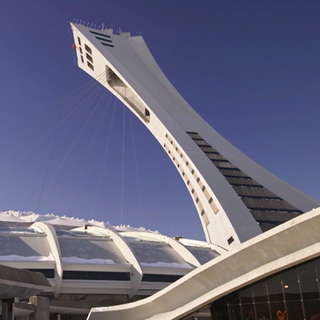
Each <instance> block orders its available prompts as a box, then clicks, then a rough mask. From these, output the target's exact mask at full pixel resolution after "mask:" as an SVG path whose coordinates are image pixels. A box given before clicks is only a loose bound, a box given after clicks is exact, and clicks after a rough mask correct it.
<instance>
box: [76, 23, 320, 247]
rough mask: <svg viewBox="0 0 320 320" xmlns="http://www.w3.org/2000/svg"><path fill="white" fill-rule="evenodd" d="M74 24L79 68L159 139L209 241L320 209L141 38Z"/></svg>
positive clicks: (244, 235) (234, 238)
mask: <svg viewBox="0 0 320 320" xmlns="http://www.w3.org/2000/svg"><path fill="white" fill-rule="evenodd" d="M71 28H72V32H73V36H74V48H75V49H76V55H77V60H78V66H79V67H80V68H81V69H82V70H84V71H85V72H86V73H88V74H89V75H90V76H91V77H93V78H94V79H96V80H97V81H98V82H99V83H100V84H102V85H103V86H104V87H105V88H106V89H108V90H109V91H110V92H111V93H113V94H114V95H115V96H116V97H117V98H118V99H119V100H120V101H121V102H122V103H123V104H124V105H125V106H127V107H128V108H129V109H130V110H131V111H132V112H133V113H134V114H135V115H136V116H137V117H138V118H139V120H140V121H141V122H142V123H143V124H144V125H145V126H146V127H147V128H148V129H149V131H150V132H151V134H153V135H154V137H155V138H156V139H157V140H158V142H159V143H160V145H161V146H162V147H163V149H164V151H165V152H166V153H167V155H168V156H169V158H170V159H171V160H172V163H173V164H174V166H175V167H176V169H177V170H178V172H179V174H180V175H181V178H182V180H183V181H184V183H185V185H186V187H187V189H188V191H189V193H190V196H191V198H192V199H193V202H194V205H195V207H196V209H197V212H198V215H199V218H200V220H201V224H202V227H203V230H204V234H205V237H206V240H207V242H209V243H212V244H217V245H219V246H222V247H223V248H229V247H230V248H231V247H235V246H237V245H239V244H240V243H242V242H244V241H247V240H249V239H251V238H253V237H255V236H257V235H259V234H261V233H262V232H264V231H267V230H269V229H271V228H273V227H275V226H277V225H279V224H281V223H283V222H285V221H288V220H290V219H293V218H295V217H297V216H299V215H301V214H302V213H304V212H306V211H309V210H311V209H313V208H316V207H318V206H320V202H318V201H317V200H315V199H313V198H311V197H309V196H307V195H305V194H304V193H302V192H300V191H299V190H297V189H295V188H293V187H292V186H290V185H288V184H287V183H285V182H284V181H282V180H281V179H279V178H277V177H276V176H275V175H273V174H272V173H270V172H268V171H267V170H266V169H264V168H263V167H261V166H260V165H258V164H257V163H255V162H254V161H253V160H251V159H250V158H249V157H247V156H246V155H244V154H243V153H242V152H241V151H240V150H238V149H237V148H236V147H234V146H233V145H232V144H231V143H230V142H228V141H227V140H226V139H224V138H223V137H222V136H221V135H220V134H219V133H217V132H216V131H215V130H214V129H213V128H212V127H211V126H210V125H209V124H208V123H207V122H206V121H205V120H204V119H202V118H201V117H200V116H199V115H198V114H197V113H196V112H195V111H194V110H193V109H192V107H191V106H190V105H189V104H188V103H187V102H186V101H185V100H184V99H183V98H182V97H181V95H180V94H179V93H178V92H177V90H176V89H175V88H174V87H173V86H172V84H171V83H170V82H169V80H168V79H167V78H166V76H165V75H164V74H163V72H162V71H161V69H160V68H159V66H158V65H157V63H156V62H155V60H154V59H153V57H152V55H151V53H150V51H149V50H148V48H147V46H146V44H145V42H144V40H143V38H142V37H141V36H133V37H132V36H130V33H120V34H119V35H115V34H113V32H112V30H111V29H105V30H96V29H93V28H89V27H86V26H83V25H80V24H75V23H71ZM213 112H214V111H213Z"/></svg>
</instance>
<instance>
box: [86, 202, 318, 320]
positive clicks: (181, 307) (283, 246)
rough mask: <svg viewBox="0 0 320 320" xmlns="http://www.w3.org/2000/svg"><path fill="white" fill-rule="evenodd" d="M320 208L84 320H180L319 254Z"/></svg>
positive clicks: (93, 311)
mask: <svg viewBox="0 0 320 320" xmlns="http://www.w3.org/2000/svg"><path fill="white" fill-rule="evenodd" d="M319 247H320V208H318V209H316V210H313V211H310V212H308V213H306V214H304V215H301V216H300V217H297V218H296V219H293V220H291V221H288V222H286V223H284V224H282V225H281V226H278V227H276V228H274V229H272V230H270V231H268V232H265V233H263V234H261V235H259V236H257V237H255V238H254V239H251V240H249V241H247V242H246V243H243V244H241V245H240V246H239V247H238V248H236V249H234V250H231V251H229V252H228V253H225V254H224V255H221V256H220V257H219V258H217V259H214V260H212V261H210V262H208V263H206V264H205V265H203V266H201V267H199V268H197V269H195V270H193V271H192V272H190V273H189V274H188V275H186V276H185V277H183V278H181V279H180V280H178V281H176V282H175V283H173V284H172V285H170V286H168V287H167V288H165V289H164V290H161V291H160V292H158V293H156V294H154V295H153V296H151V297H149V298H146V299H143V300H141V301H137V302H134V303H129V304H126V305H121V306H114V307H106V308H94V309H92V310H91V312H90V314H89V317H88V320H101V319H103V320H109V319H110V320H111V319H112V320H120V319H121V320H126V319H128V320H129V319H130V320H142V319H143V320H178V319H184V317H186V316H187V315H190V314H192V313H195V312H196V311H199V310H201V309H202V308H203V307H204V306H206V305H208V304H210V302H212V301H214V300H216V299H218V298H220V297H222V296H224V295H226V294H227V293H230V292H232V291H234V290H236V289H238V288H241V287H244V286H245V285H248V284H250V283H254V282H256V281H258V280H260V279H263V278H265V277H266V276H268V275H270V274H273V273H275V272H279V271H282V270H285V269H286V268H289V267H291V266H294V265H297V264H299V263H301V262H305V261H308V260H310V259H312V258H315V257H317V256H319Z"/></svg>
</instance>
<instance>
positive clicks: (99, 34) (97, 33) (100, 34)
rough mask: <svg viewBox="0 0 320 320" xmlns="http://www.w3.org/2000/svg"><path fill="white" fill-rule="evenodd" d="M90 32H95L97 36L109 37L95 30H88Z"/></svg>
mask: <svg viewBox="0 0 320 320" xmlns="http://www.w3.org/2000/svg"><path fill="white" fill-rule="evenodd" d="M90 32H91V33H92V34H96V35H98V36H102V37H106V38H111V37H110V36H109V35H107V34H104V33H100V32H95V31H90Z"/></svg>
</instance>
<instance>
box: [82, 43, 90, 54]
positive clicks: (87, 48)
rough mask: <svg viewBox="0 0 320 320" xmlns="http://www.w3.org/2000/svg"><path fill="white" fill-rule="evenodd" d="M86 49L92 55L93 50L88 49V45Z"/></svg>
mask: <svg viewBox="0 0 320 320" xmlns="http://www.w3.org/2000/svg"><path fill="white" fill-rule="evenodd" d="M84 47H85V48H86V50H87V51H88V52H89V53H90V54H92V50H91V48H90V47H88V46H87V45H86V44H85V45H84Z"/></svg>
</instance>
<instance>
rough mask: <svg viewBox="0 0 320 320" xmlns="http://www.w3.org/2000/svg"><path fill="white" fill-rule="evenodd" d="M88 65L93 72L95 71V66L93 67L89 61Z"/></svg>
mask: <svg viewBox="0 0 320 320" xmlns="http://www.w3.org/2000/svg"><path fill="white" fill-rule="evenodd" d="M87 65H88V67H89V68H90V69H92V70H93V71H94V67H93V65H92V64H91V63H90V62H89V61H87Z"/></svg>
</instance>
